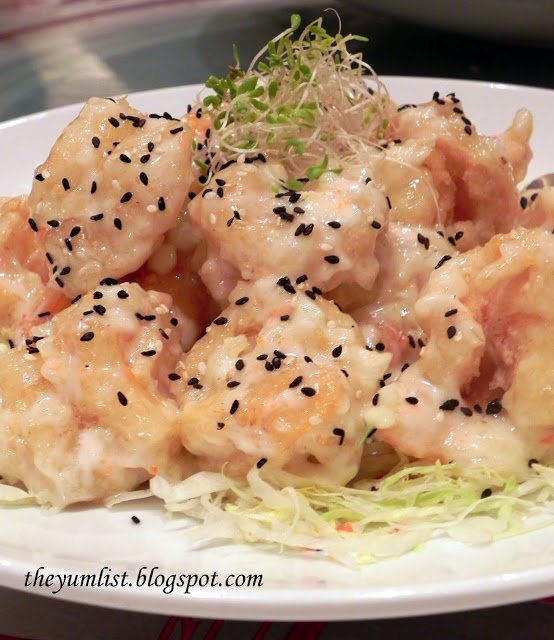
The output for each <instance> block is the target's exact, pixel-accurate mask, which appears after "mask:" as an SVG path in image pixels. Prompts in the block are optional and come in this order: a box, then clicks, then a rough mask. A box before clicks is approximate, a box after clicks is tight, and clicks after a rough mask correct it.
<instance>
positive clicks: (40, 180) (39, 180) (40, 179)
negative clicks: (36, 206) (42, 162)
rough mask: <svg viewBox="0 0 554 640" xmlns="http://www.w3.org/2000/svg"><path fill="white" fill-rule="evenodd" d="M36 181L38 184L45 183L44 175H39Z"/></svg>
mask: <svg viewBox="0 0 554 640" xmlns="http://www.w3.org/2000/svg"><path fill="white" fill-rule="evenodd" d="M35 180H38V182H44V176H43V175H42V173H37V175H36V176H35Z"/></svg>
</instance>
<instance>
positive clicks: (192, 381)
mask: <svg viewBox="0 0 554 640" xmlns="http://www.w3.org/2000/svg"><path fill="white" fill-rule="evenodd" d="M198 382H199V380H198V378H191V379H190V380H189V381H188V382H187V384H188V385H189V386H191V387H193V386H194V385H195V384H198Z"/></svg>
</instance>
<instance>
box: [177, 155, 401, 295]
mask: <svg viewBox="0 0 554 640" xmlns="http://www.w3.org/2000/svg"><path fill="white" fill-rule="evenodd" d="M262 160H263V158H256V160H255V161H254V162H244V163H238V164H237V163H234V164H232V165H231V166H229V167H227V168H225V169H223V170H222V171H219V172H218V173H216V174H215V176H214V177H213V178H212V179H211V180H210V182H209V183H208V184H207V185H206V188H205V189H204V190H203V191H202V192H201V194H199V195H198V196H197V197H196V198H194V200H193V201H192V202H191V203H190V206H189V211H190V215H191V218H192V220H193V222H194V223H196V224H197V225H198V226H199V228H200V229H201V231H202V233H203V234H204V236H205V238H206V240H207V244H208V254H207V257H206V260H205V262H204V264H203V266H202V268H201V270H200V275H201V276H202V278H203V280H204V282H205V283H206V285H207V287H208V289H209V290H210V293H211V294H212V296H213V297H214V298H215V299H216V300H217V301H218V302H220V303H222V304H225V303H226V301H227V299H228V296H229V293H230V292H231V291H232V289H233V287H234V286H235V285H236V283H237V281H238V280H239V279H242V280H245V281H253V280H257V279H259V278H262V277H265V276H269V275H278V274H279V273H280V272H281V271H282V269H283V265H286V270H287V273H289V274H290V275H291V277H294V278H295V277H296V276H299V275H302V274H307V275H308V277H309V278H310V282H311V283H312V284H313V285H315V286H317V287H319V288H321V289H322V290H323V291H328V290H330V289H333V288H335V287H336V286H338V285H339V284H340V283H343V282H355V283H356V284H357V285H359V286H360V287H362V288H363V289H369V288H371V285H372V284H373V281H374V279H375V276H376V274H377V268H378V265H377V261H376V260H375V257H374V256H373V249H374V245H375V239H376V237H377V234H378V232H379V229H380V228H381V226H382V224H383V221H384V217H385V214H386V212H387V211H388V204H387V200H386V196H385V195H384V194H383V193H381V191H380V190H379V189H377V188H375V187H374V186H373V184H372V183H370V182H369V181H367V183H366V181H365V180H364V179H363V178H362V176H361V175H360V174H357V175H355V176H354V177H353V178H352V177H350V176H337V175H335V174H333V173H331V172H328V173H326V174H324V175H323V176H321V177H320V178H319V180H316V181H314V185H313V188H308V189H306V190H304V191H301V192H300V191H298V192H297V191H293V190H291V189H287V188H286V187H284V186H283V185H284V184H285V182H286V181H287V179H288V176H287V175H286V173H285V170H284V169H283V167H282V166H281V165H278V164H269V163H264V162H263V161H262Z"/></svg>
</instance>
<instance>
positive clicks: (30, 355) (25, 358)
mask: <svg viewBox="0 0 554 640" xmlns="http://www.w3.org/2000/svg"><path fill="white" fill-rule="evenodd" d="M36 359H37V357H36V356H34V355H33V354H32V353H26V354H25V355H24V356H23V360H29V361H32V360H36Z"/></svg>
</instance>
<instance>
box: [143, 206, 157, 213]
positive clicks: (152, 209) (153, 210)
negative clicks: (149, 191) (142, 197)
mask: <svg viewBox="0 0 554 640" xmlns="http://www.w3.org/2000/svg"><path fill="white" fill-rule="evenodd" d="M157 210H158V207H157V206H156V205H155V204H149V205H148V206H147V207H146V211H148V213H155V212H156V211H157Z"/></svg>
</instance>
